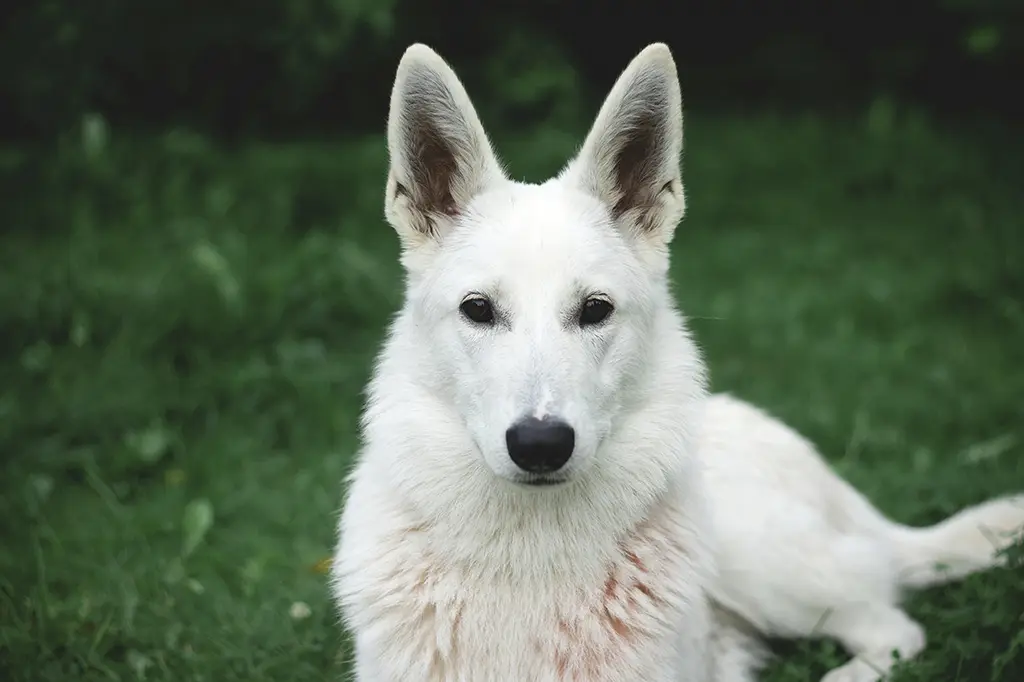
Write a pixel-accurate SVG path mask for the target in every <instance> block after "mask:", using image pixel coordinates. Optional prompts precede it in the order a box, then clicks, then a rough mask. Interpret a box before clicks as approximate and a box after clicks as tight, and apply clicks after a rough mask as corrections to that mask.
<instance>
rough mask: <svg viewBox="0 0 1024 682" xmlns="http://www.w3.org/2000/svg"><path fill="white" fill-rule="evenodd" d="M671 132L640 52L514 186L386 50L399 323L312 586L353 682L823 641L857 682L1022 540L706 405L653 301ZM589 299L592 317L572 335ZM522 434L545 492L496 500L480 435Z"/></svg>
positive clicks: (830, 678)
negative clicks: (471, 315)
mask: <svg viewBox="0 0 1024 682" xmlns="http://www.w3.org/2000/svg"><path fill="white" fill-rule="evenodd" d="M682 139H683V138H682V106H681V98H680V95H679V85H678V80H677V76H676V70H675V65H674V62H673V60H672V56H671V54H670V52H669V50H668V48H667V47H666V46H664V45H660V44H657V45H652V46H650V47H648V48H646V49H645V50H644V51H643V52H641V53H640V54H639V55H638V56H637V57H636V58H635V59H634V60H633V61H632V62H631V63H630V65H629V66H628V67H627V69H626V70H625V72H624V73H623V74H622V76H621V77H620V78H619V80H618V82H617V83H616V84H615V86H614V88H613V89H612V91H611V94H610V95H609V96H608V99H607V100H606V102H605V104H604V105H603V107H602V108H601V111H600V113H599V115H598V117H597V120H596V122H595V123H594V126H593V128H592V129H591V131H590V134H589V135H588V137H587V139H586V141H585V142H584V144H583V146H582V148H581V151H580V154H579V155H578V156H577V158H576V159H574V160H573V161H572V162H571V163H569V164H568V166H567V167H566V169H565V170H564V171H563V172H562V173H561V174H560V175H559V176H558V177H556V178H553V179H552V180H549V181H548V182H546V183H544V184H541V185H528V184H521V183H516V182H513V181H511V180H509V179H507V177H506V176H505V174H504V172H503V170H502V168H501V165H500V164H499V162H498V161H497V159H496V158H495V156H494V153H493V152H492V150H491V146H490V143H489V141H488V139H487V136H486V134H485V133H484V130H483V128H482V126H481V125H480V122H479V120H478V118H477V115H476V113H475V111H474V110H473V106H472V104H471V103H470V100H469V97H468V96H467V95H466V93H465V90H464V89H463V87H462V85H461V84H460V82H459V80H458V78H457V77H456V76H455V74H454V73H453V72H452V70H451V69H450V68H449V67H448V66H447V64H445V62H444V61H443V60H442V59H441V58H440V57H439V56H437V55H436V54H435V53H434V52H432V51H431V50H430V49H429V48H427V47H425V46H422V45H414V46H412V47H410V48H409V49H408V51H407V52H406V53H405V55H404V56H403V58H402V60H401V63H400V65H399V67H398V74H397V77H396V80H395V87H394V92H393V95H392V100H391V114H390V119H389V122H388V146H389V152H390V160H391V170H390V173H389V177H388V182H387V191H386V197H385V214H386V216H387V218H388V221H389V222H390V223H391V225H392V226H393V227H394V229H395V230H396V231H397V232H398V235H399V237H400V240H401V243H402V262H403V264H404V265H405V268H406V273H407V286H406V296H405V304H404V306H403V308H402V310H401V312H400V313H399V315H398V317H397V318H396V319H395V321H394V323H393V325H392V326H391V329H390V333H389V335H388V338H387V341H386V343H385V345H384V348H383V350H382V352H381V355H380V357H379V361H378V364H377V367H376V371H375V374H374V377H373V379H372V381H371V383H370V386H369V398H368V403H367V407H366V411H365V413H364V417H363V443H364V445H363V448H362V451H361V453H360V455H359V458H358V463H357V465H356V467H355V469H354V471H353V473H352V475H351V478H350V480H349V489H348V496H347V499H346V502H345V507H344V511H343V514H342V517H341V522H340V528H339V532H340V536H339V544H338V548H337V553H336V556H335V560H334V564H333V569H332V588H333V592H334V595H335V597H336V599H337V601H338V603H339V606H340V609H341V613H342V615H343V618H344V622H345V624H346V626H347V628H348V629H349V631H350V632H351V634H352V636H353V640H354V645H355V652H356V660H355V675H356V678H357V679H358V680H359V681H360V682H420V681H422V682H428V681H429V682H490V681H494V682H513V681H514V682H520V681H523V682H525V681H529V682H556V681H558V682H560V681H567V680H580V681H584V680H585V681H587V682H621V681H623V680H643V681H644V682H681V681H685V682H750V681H752V680H754V679H755V672H756V669H757V667H758V665H759V664H760V662H761V661H762V660H763V652H762V649H761V645H760V644H759V638H760V635H774V636H785V637H808V636H828V637H834V638H836V639H838V640H839V641H840V642H841V643H842V644H843V645H844V646H845V647H846V648H847V649H849V650H850V651H851V652H852V653H853V654H855V655H856V658H855V659H854V660H852V661H851V662H850V663H848V664H847V665H844V666H842V667H840V668H838V669H836V670H834V671H832V672H830V673H829V674H828V675H827V676H826V678H825V679H826V680H827V682H869V681H874V680H877V679H879V678H880V677H882V676H883V674H884V673H885V672H886V671H887V670H888V668H889V667H890V655H891V652H892V651H893V650H899V651H900V653H901V655H902V656H903V658H911V657H913V656H914V655H915V654H916V653H918V652H919V651H920V650H921V649H922V648H923V646H924V642H925V637H924V632H923V630H922V628H921V627H920V626H919V625H917V624H916V623H914V622H913V621H912V620H911V619H910V618H909V617H908V616H907V615H906V614H905V613H903V612H902V611H901V610H900V609H899V607H898V605H897V604H898V600H899V597H900V592H901V590H902V589H903V588H908V587H920V586H924V585H927V584H932V583H934V582H939V581H941V580H944V579H947V578H952V577H958V576H962V575H966V574H967V573H970V572H972V571H976V570H982V569H985V568H988V567H989V566H992V565H994V564H996V563H997V559H996V558H995V549H996V548H997V547H996V545H1004V544H1006V542H1007V541H1006V540H1005V539H1001V540H997V541H995V542H994V543H993V541H992V540H991V538H994V537H996V535H997V534H998V533H1000V532H1003V533H1004V535H1005V534H1006V533H1007V532H1009V531H1013V530H1014V529H1016V528H1018V527H1020V526H1021V525H1022V524H1024V497H1016V498H1008V499H1005V500H999V501H995V502H991V503H988V504H987V505H982V506H979V507H976V508H973V509H971V510H968V511H966V512H963V513H962V514H961V515H958V516H955V517H953V519H951V520H948V521H946V522H945V523H943V524H940V525H939V526H936V527H934V528H932V529H924V530H913V529H909V528H905V527H902V526H899V525H897V524H894V523H893V522H891V521H889V520H887V519H886V518H885V517H883V516H882V515H881V514H880V513H879V512H878V511H876V510H875V509H874V507H872V506H871V504H870V503H869V502H868V501H867V500H866V499H865V498H864V497H863V496H861V495H860V493H858V492H857V491H856V490H854V489H853V488H852V487H851V486H849V485H848V484H847V483H846V482H845V481H843V480H842V479H840V478H839V477H838V476H837V475H835V474H834V473H833V472H832V471H831V470H830V469H829V467H828V466H827V465H826V463H825V461H824V460H823V459H822V458H821V457H820V456H819V455H818V454H817V452H816V451H815V450H814V448H813V447H812V446H811V445H810V444H809V443H807V442H806V441H805V440H804V439H803V438H801V437H800V436H799V435H798V434H796V433H794V432H793V431H791V430H790V429H788V428H787V427H786V426H785V425H783V424H781V423H779V422H778V421H775V420H774V419H772V418H771V417H770V416H768V415H766V414H764V413H763V412H761V411H759V410H757V409H756V408H754V407H752V406H750V405H748V404H746V403H743V402H741V401H739V400H737V399H734V398H731V397H729V396H725V395H715V396H710V397H709V396H708V395H707V394H706V390H705V371H704V366H703V363H702V361H701V357H700V354H699V352H698V350H697V348H696V347H695V345H694V343H693V342H692V341H691V339H690V337H689V335H688V334H687V332H686V330H685V327H684V323H683V319H682V316H681V315H680V314H679V313H678V312H677V311H676V309H675V306H674V302H673V299H672V297H671V295H670V293H669V284H668V281H667V270H668V249H667V246H668V243H669V242H670V240H671V238H672V232H673V230H674V228H675V225H676V223H677V222H678V221H679V219H680V218H681V217H682V215H683V211H684V208H685V202H684V198H683V189H682V183H681V173H680V165H679V156H680V152H681V150H682ZM467 295H483V296H486V297H488V298H489V299H490V301H491V302H492V303H493V307H494V310H495V320H494V323H493V324H492V325H480V324H474V323H472V322H471V321H470V320H468V319H467V318H466V317H464V316H463V315H462V314H460V312H459V307H460V305H461V303H462V301H463V300H464V299H465V297H466V296H467ZM593 296H598V297H601V298H603V299H605V300H609V301H611V302H612V303H613V305H614V312H613V313H612V314H611V315H610V316H609V318H608V319H607V320H606V321H605V322H604V323H603V324H601V325H597V326H592V327H581V326H580V325H579V324H578V311H579V307H580V306H581V305H582V303H583V301H584V300H586V299H587V298H588V297H593ZM524 415H537V416H554V417H557V418H560V419H563V420H565V421H566V422H568V423H569V424H570V425H571V426H572V427H573V428H574V429H575V432H576V447H575V450H574V453H573V456H572V458H571V460H570V461H569V463H568V464H567V465H566V468H565V474H566V475H567V476H568V480H567V482H565V483H562V484H560V485H557V486H550V487H531V486H527V485H523V484H522V476H521V474H522V472H520V471H519V470H518V468H517V467H516V466H515V465H514V464H513V462H512V461H511V459H510V457H509V455H508V453H507V451H506V445H505V440H504V434H505V430H506V429H507V428H508V427H509V426H510V425H511V424H512V423H513V422H514V421H515V420H517V419H518V418H520V417H522V416H524ZM981 525H984V526H987V531H985V533H982V532H981V531H978V530H977V528H978V526H981ZM939 561H942V562H946V563H949V564H951V569H950V570H951V572H950V573H949V574H942V573H941V572H939V571H938V570H937V569H936V568H935V564H936V562H939Z"/></svg>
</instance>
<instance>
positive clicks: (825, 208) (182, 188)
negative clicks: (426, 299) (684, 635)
mask: <svg viewBox="0 0 1024 682" xmlns="http://www.w3.org/2000/svg"><path fill="white" fill-rule="evenodd" d="M653 40H664V41H667V42H668V43H669V44H670V46H671V47H672V48H673V51H674V53H675V55H676V59H677V62H678V64H679V68H680V75H681V78H682V84H683V89H684V98H685V101H686V103H687V110H688V113H687V121H686V135H687V147H686V149H687V151H686V166H685V179H686V183H687V188H688V198H689V206H690V209H689V213H688V216H687V219H686V221H685V222H684V224H683V226H682V227H681V228H680V229H679V231H678V232H677V235H678V236H677V239H676V243H675V245H674V258H675V260H674V270H673V277H674V280H675V282H676V292H677V296H678V299H679V302H680V304H681V306H682V307H683V310H684V311H685V312H686V313H687V314H688V315H689V316H690V317H691V319H692V326H693V329H694V331H695V334H696V336H697V338H698V340H699V341H700V343H701V344H702V346H703V347H704V349H705V351H706V353H707V356H708V360H709V363H710V366H711V370H712V377H713V383H714V386H715V388H716V389H719V390H730V391H733V392H735V393H737V394H739V395H741V396H742V397H745V398H748V399H751V400H753V401H755V402H757V403H759V404H761V405H763V406H765V407H767V408H768V409H770V410H772V411H774V412H775V413H777V414H778V415H779V416H781V417H783V418H784V419H786V420H787V421H788V422H789V423H791V424H793V425H794V426H796V427H797V428H799V429H800V430H801V431H802V432H804V433H805V434H807V435H808V436H810V437H811V438H812V439H813V440H814V441H815V442H816V443H818V444H819V445H820V446H821V447H822V449H823V450H824V451H825V452H826V453H827V455H828V456H829V458H830V459H831V460H832V461H833V462H834V464H835V466H836V467H837V468H838V469H839V470H840V471H841V472H842V473H843V474H844V475H846V476H848V477H849V478H850V479H851V480H852V481H853V482H854V483H855V484H856V485H858V486H859V487H860V488H861V489H862V490H864V491H865V492H866V493H867V494H868V495H869V496H870V497H871V498H872V499H873V500H874V501H875V502H876V503H877V504H878V505H879V506H880V507H881V508H882V509H884V510H885V511H886V512H887V513H889V514H891V515H893V516H895V517H897V518H899V519H900V520H902V521H905V522H912V523H929V522H933V521H936V520H938V519H940V518H942V517H943V516H944V515H946V514H948V513H951V512H952V511H954V510H955V509H957V508H958V507H960V506H962V505H966V504H970V503H973V502H978V501H980V500H982V499H984V498H986V497H989V496H992V495H995V494H998V493H1002V492H1007V491H1013V490H1021V489H1024V458H1022V456H1021V455H1022V453H1024V402H1022V396H1024V370H1022V366H1024V229H1022V227H1021V215H1022V209H1024V192H1022V187H1024V161H1022V159H1024V136H1022V135H1021V129H1022V125H1021V120H1022V119H1021V116H1022V114H1024V108H1022V106H1021V103H1020V100H1019V99H1017V98H1015V97H1014V96H1013V95H1012V92H1013V90H1014V89H1019V87H1020V76H1021V68H1022V64H1024V9H1022V5H1021V3H1019V2H1010V1H1009V0H1004V1H997V0H991V1H983V0H942V1H936V0H928V1H926V0H908V1H907V2H906V3H903V4H901V5H900V7H899V8H898V9H896V8H895V7H894V6H893V5H892V3H881V2H876V1H874V0H872V1H870V2H864V3H857V4H849V5H843V6H841V7H840V6H838V5H837V6H833V7H824V6H822V5H821V4H820V3H811V2H808V1H802V0H788V1H783V2H776V3H768V4H765V5H764V6H761V7H757V6H752V5H750V4H749V3H740V2H737V1H736V0H722V1H720V2H718V3H714V4H713V5H712V4H708V3H701V4H698V3H687V2H676V3H671V4H669V3H659V2H647V3H636V4H629V3H607V2H598V3H593V2H591V3H583V2H579V1H578V0H567V1H565V2H560V3H548V2H540V1H539V0H533V1H531V2H517V3H515V4H511V3H506V4H486V3H469V2H463V1H462V0H430V1H429V2H427V1H422V2H412V1H411V0H374V1H373V2H370V1H369V0H282V1H279V2H268V1H266V0H250V2H247V3H239V2H223V3H220V4H213V3H210V4H201V3H182V2H170V1H169V0H151V1H150V2H147V3H129V2H126V1H124V0H95V1H94V2H90V3H78V2H73V1H72V0H47V1H39V2H26V1H21V0H18V1H12V2H10V3H7V4H6V5H5V6H4V8H3V9H0V86H2V88H3V91H2V92H3V106H2V107H0V188H2V191H3V200H2V201H0V229H2V232H0V349H2V356H0V457H2V465H3V468H2V478H0V491H2V497H0V524H2V533H3V535H2V537H3V543H2V545H0V679H4V680H31V681H34V682H35V681H38V682H56V681H64V680H67V681H69V682H70V681H78V680H82V681H91V680H124V681H130V680H166V681H179V680H180V681H185V680H196V681H199V680H206V681H208V682H231V681H235V680H237V681H246V682H262V681H267V682H269V681H270V680H274V681H275V682H288V681H293V680H294V681H298V680H303V681H308V680H337V679H344V678H345V675H346V671H347V668H346V664H345V661H346V657H347V653H346V652H347V649H346V643H345V640H344V636H343V635H342V633H341V632H340V629H339V628H338V627H337V623H336V617H335V615H334V613H333V611H332V607H331V605H330V603H329V601H328V599H327V593H326V590H325V585H324V575H323V572H324V563H323V560H324V559H325V557H327V556H329V554H330V551H331V548H332V543H333V534H334V524H335V520H336V514H337V509H338V507H339V504H340V500H341V494H342V487H341V480H342V477H343V475H344V472H345V471H346V468H347V466H348V465H349V463H350V461H351V457H352V455H353V452H354V450H355V448H356V446H357V432H356V427H357V420H358V414H359V409H360V407H361V400H362V395H361V389H362V386H363V383H364V381H365V380H366V378H367V375H368V372H369V369H370V365H371V362H372V359H373V355H374V352H375V351H376V347H377V344H378V343H379V341H380V338H381V333H382V330H383V326H384V325H385V324H386V322H387V320H388V318H389V316H390V315H391V314H392V313H393V312H394V311H395V310H396V309H397V307H398V306H399V305H400V301H401V272H400V269H399V267H398V265H397V263H396V255H397V244H396V239H395V237H394V235H393V233H392V231H391V229H390V228H389V227H387V225H386V224H384V222H383V220H382V217H381V214H382V208H381V202H382V196H383V180H384V175H385V172H386V159H385V148H384V139H383V136H382V133H383V128H384V120H385V117H386V113H387V111H386V108H387V101H388V91H389V89H390V87H391V82H392V78H393V74H394V68H395V66H396V65H397V61H398V57H399V56H400V54H401V52H402V50H403V49H404V47H405V46H406V45H407V44H408V43H409V42H412V41H426V42H428V43H430V44H431V45H432V46H434V47H435V48H436V49H438V50H439V51H440V52H441V53H442V54H443V55H444V56H445V57H446V58H448V59H449V60H450V61H451V62H452V63H453V65H454V66H455V67H456V69H457V70H458V71H459V74H460V76H462V77H463V78H464V80H465V82H466V84H467V87H468V89H469V91H470V94H471V96H472V97H473V98H474V101H475V102H476V103H477V105H478V108H479V110H480V112H481V115H482V117H483V119H484V122H485V125H487V126H488V129H489V130H490V131H491V132H492V134H493V137H494V138H495V141H496V143H497V146H498V148H499V150H500V152H501V153H502V154H503V156H504V157H505V158H506V159H507V160H508V162H509V166H510V169H511V171H512V174H513V175H514V176H515V177H518V178H524V179H530V180H541V179H543V178H544V177H546V176H547V175H550V174H552V173H554V172H555V171H557V170H558V168H559V166H560V164H561V163H562V162H563V161H564V160H565V159H566V158H567V157H568V156H569V155H571V154H572V153H573V151H574V150H575V147H576V145H577V144H578V143H579V142H580V140H581V139H582V135H583V133H584V132H585V130H586V127H587V125H588V124H589V122H590V120H591V118H592V116H593V115H594V114H595V113H596V107H597V106H598V104H599V102H600V98H601V97H603V95H604V94H605V92H606V91H607V89H608V88H610V86H611V84H612V81H613V79H614V77H615V75H616V74H617V72H618V71H619V70H620V69H622V68H623V67H624V66H625V64H626V63H627V61H628V59H629V58H630V57H632V56H633V54H635V52H636V51H637V50H639V49H640V48H641V47H642V46H643V45H644V44H646V43H647V42H650V41H653ZM910 610H911V611H912V613H913V614H914V616H915V617H917V618H919V619H921V620H922V621H923V622H924V624H925V625H926V627H927V629H928V632H929V636H930V644H929V648H928V650H927V651H926V653H925V654H924V655H923V656H922V657H921V658H920V660H918V661H916V662H915V663H914V664H913V665H910V666H907V667H906V668H905V669H904V670H903V671H902V672H901V674H900V676H899V680H902V681H903V682H925V681H928V682H935V681H937V680H943V681H945V680H956V681H961V682H989V681H991V682H1020V681H1021V680H1024V620H1022V619H1024V569H1022V568H1019V567H1017V568H1013V569H1010V570H1006V571H996V572H992V573H989V574H985V575H980V576H976V577H973V578H971V579H969V580H967V581H965V582H963V583H960V584H957V585H952V586H949V587H945V588H941V589H936V590H932V591H930V592H927V593H925V594H921V595H918V596H916V597H914V598H913V599H912V600H911V602H910ZM775 648H776V651H777V653H779V658H778V659H777V660H776V662H775V663H774V664H773V665H772V667H771V669H770V670H769V671H768V672H767V673H766V674H765V676H764V679H765V680H768V681H769V682H799V681H801V680H816V679H818V677H820V675H821V674H822V673H823V672H824V671H825V670H826V669H827V667H828V666H830V665H834V664H835V663H837V662H839V661H840V660H842V659H843V658H845V655H844V654H843V653H842V652H840V651H838V650H837V649H836V647H835V646H833V645H831V644H830V643H826V642H818V643H797V644H793V643H778V644H777V646H776V647H775Z"/></svg>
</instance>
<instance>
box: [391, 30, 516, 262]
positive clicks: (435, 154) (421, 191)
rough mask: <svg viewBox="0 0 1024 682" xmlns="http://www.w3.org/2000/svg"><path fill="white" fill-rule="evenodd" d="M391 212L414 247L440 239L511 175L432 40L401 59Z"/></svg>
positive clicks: (394, 96)
mask: <svg viewBox="0 0 1024 682" xmlns="http://www.w3.org/2000/svg"><path fill="white" fill-rule="evenodd" d="M388 155H389V157H390V163H391V167H390V169H389V171H388V182H387V190H386V196H385V200H384V213H385V216H386V217H387V220H388V222H389V223H390V224H391V226H392V227H394V228H395V230H396V231H397V232H398V234H399V237H401V239H402V242H403V244H404V245H406V246H411V245H415V244H419V243H422V242H423V241H424V240H426V239H437V238H439V237H441V236H443V234H444V233H445V231H446V230H447V229H448V228H449V227H450V226H451V224H452V222H453V221H454V220H455V219H456V218H457V217H458V216H459V215H460V214H461V213H462V212H463V211H464V210H465V209H466V206H467V205H468V204H469V201H470V200H471V199H472V198H473V197H474V196H476V195H477V194H478V193H479V192H481V191H482V190H484V189H485V188H487V187H488V186H489V185H490V184H492V183H496V182H499V181H500V180H502V179H504V177H505V174H504V171H503V170H502V168H501V166H500V164H499V163H498V160H497V158H496V157H495V155H494V152H493V150H492V149H491V144H490V141H489V140H488V139H487V134H486V133H485V132H484V129H483V126H482V125H481V124H480V119H479V118H478V117H477V114H476V110H475V109H474V108H473V104H472V102H470V100H469V96H468V95H467V94H466V90H465V88H463V86H462V83H461V82H459V79H458V77H457V76H456V75H455V72H454V71H452V69H451V67H450V66H448V64H447V63H446V62H445V61H444V60H443V59H442V58H441V57H440V56H439V55H438V54H437V53H436V52H434V51H433V50H431V49H430V48H429V47H427V46H426V45H421V44H415V45H412V46H410V47H409V48H408V49H407V50H406V51H405V54H403V55H402V59H401V61H400V62H399V64H398V72H397V74H396V76H395V84H394V87H393V88H392V91H391V110H390V113H389V115H388Z"/></svg>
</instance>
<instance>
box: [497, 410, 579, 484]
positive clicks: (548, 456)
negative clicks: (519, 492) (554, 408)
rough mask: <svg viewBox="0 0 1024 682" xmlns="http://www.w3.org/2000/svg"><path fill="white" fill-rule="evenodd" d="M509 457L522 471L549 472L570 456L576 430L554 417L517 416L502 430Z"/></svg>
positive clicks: (574, 442)
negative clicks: (518, 417)
mask: <svg viewBox="0 0 1024 682" xmlns="http://www.w3.org/2000/svg"><path fill="white" fill-rule="evenodd" d="M505 444H506V445H507V446H508V454H509V457H511V458H512V461H513V462H515V463H516V466H518V467H519V468H520V469H522V470H523V471H527V472H529V473H531V474H550V473H552V472H554V471H558V470H559V469H561V468H562V467H563V466H565V463H566V462H568V461H569V458H570V457H572V449H573V446H575V445H576V432H575V431H573V430H572V427H571V426H569V425H568V424H566V423H565V422H563V421H559V420H557V419H536V418H534V417H526V418H525V419H521V420H519V421H518V422H516V423H515V424H513V425H512V427H511V428H510V429H509V430H508V431H506V432H505Z"/></svg>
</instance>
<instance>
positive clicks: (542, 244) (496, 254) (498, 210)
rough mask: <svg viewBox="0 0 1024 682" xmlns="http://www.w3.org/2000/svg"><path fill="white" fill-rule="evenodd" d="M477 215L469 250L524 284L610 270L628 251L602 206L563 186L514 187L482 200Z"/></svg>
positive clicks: (468, 235)
mask: <svg viewBox="0 0 1024 682" xmlns="http://www.w3.org/2000/svg"><path fill="white" fill-rule="evenodd" d="M473 209H474V210H473V217H472V224H471V226H470V227H469V229H467V230H465V231H464V232H463V235H462V236H463V240H462V241H463V246H465V247H468V248H469V249H470V250H472V251H475V252H477V255H478V257H479V259H480V260H481V261H482V262H486V263H487V264H488V266H489V267H491V268H495V269H498V270H501V271H503V273H504V272H515V273H518V274H517V277H518V278H523V277H526V273H529V274H530V275H533V276H557V275H558V274H559V273H563V274H569V273H572V272H577V273H579V272H581V271H582V272H585V271H586V270H587V269H590V268H594V267H599V266H602V265H604V266H607V264H608V261H614V260H616V259H617V258H618V257H619V256H621V252H622V249H623V246H624V245H623V243H622V240H621V239H620V238H619V236H618V234H617V233H616V232H615V231H614V229H612V227H611V226H610V223H609V218H608V215H607V212H606V211H605V210H604V208H603V207H602V206H601V204H600V203H599V202H598V201H597V200H595V199H592V198H591V197H589V196H587V195H585V194H582V193H579V192H573V191H571V190H566V189H564V188H563V187H561V186H559V185H558V184H557V183H547V184H544V185H522V184H515V183H509V185H508V186H506V187H503V188H501V189H500V190H497V191H493V192H489V193H487V194H485V195H482V196H481V197H479V200H478V202H477V203H476V204H475V205H474V206H473Z"/></svg>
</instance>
